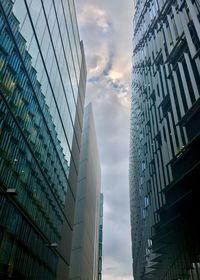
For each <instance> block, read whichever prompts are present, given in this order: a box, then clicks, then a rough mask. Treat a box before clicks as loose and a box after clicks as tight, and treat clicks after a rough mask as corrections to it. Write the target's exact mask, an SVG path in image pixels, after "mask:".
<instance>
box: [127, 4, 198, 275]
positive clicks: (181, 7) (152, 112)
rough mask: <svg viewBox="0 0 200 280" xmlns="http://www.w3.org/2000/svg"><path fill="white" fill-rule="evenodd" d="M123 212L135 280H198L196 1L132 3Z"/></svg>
mask: <svg viewBox="0 0 200 280" xmlns="http://www.w3.org/2000/svg"><path fill="white" fill-rule="evenodd" d="M133 24H134V30H133V82H132V111H131V139H130V141H131V145H130V206H131V226H132V247H133V254H132V255H133V273H134V279H135V280H143V279H159V280H174V279H176V280H178V279H179V280H182V279H184V280H185V279H187V280H191V279H193V280H197V279H200V242H199V230H197V228H196V224H197V223H198V219H199V218H198V215H199V211H200V209H199V203H198V197H199V188H198V183H197V182H199V179H200V176H199V174H200V173H199V172H200V167H199V165H200V156H199V152H198V151H199V144H200V128H199V119H200V98H199V96H200V35H199V34H200V33H199V31H200V2H199V1H192V0H186V1H183V0H170V1H168V0H159V1H158V0H150V1H142V0H138V1H134V19H133Z"/></svg>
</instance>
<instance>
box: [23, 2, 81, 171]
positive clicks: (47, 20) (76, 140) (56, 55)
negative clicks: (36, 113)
mask: <svg viewBox="0 0 200 280" xmlns="http://www.w3.org/2000/svg"><path fill="white" fill-rule="evenodd" d="M25 1H26V0H25ZM42 6H43V10H44V15H45V19H46V24H47V28H48V31H49V35H50V40H51V43H52V47H53V52H54V56H55V59H56V65H57V68H58V72H59V75H60V80H61V83H62V88H63V91H64V94H65V98H66V101H67V100H68V98H67V93H66V91H65V86H64V83H63V78H62V75H61V70H60V67H59V65H58V59H57V55H56V51H55V46H54V43H53V39H52V35H51V34H50V30H49V24H48V20H47V15H46V13H45V9H44V3H43V2H42ZM30 20H31V19H30ZM34 32H35V31H34ZM35 36H37V35H36V34H35ZM36 38H37V37H36ZM37 42H38V41H37ZM38 48H39V49H40V46H39V43H38ZM40 52H41V50H40ZM41 57H42V60H44V58H43V55H42V52H41ZM43 63H44V61H43ZM49 83H50V79H49ZM52 92H53V91H52ZM54 98H55V96H54ZM55 100H56V98H55ZM67 108H68V111H69V116H70V119H71V123H72V127H74V124H73V120H72V115H71V111H70V108H69V103H68V101H67ZM58 111H59V110H58ZM59 116H60V112H59ZM60 120H61V123H62V126H63V129H64V125H63V121H62V118H61V116H60ZM73 131H74V135H75V139H76V142H77V144H78V141H77V136H76V131H75V130H74V128H73ZM66 138H67V136H66ZM67 142H68V140H67ZM69 147H70V146H69ZM78 148H79V149H80V147H78ZM71 156H72V155H71ZM72 158H73V156H72ZM73 161H74V160H73ZM75 168H76V167H75Z"/></svg>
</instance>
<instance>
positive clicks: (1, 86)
mask: <svg viewBox="0 0 200 280" xmlns="http://www.w3.org/2000/svg"><path fill="white" fill-rule="evenodd" d="M85 81H86V68H85V60H84V52H83V46H82V43H80V39H79V33H78V27H77V22H76V15H75V8H74V2H73V0H72V1H64V0H56V1H54V0H43V1H42V0H34V1H32V0H16V1H11V0H0V279H7V278H9V279H10V278H11V279H15V280H17V279H20V280H21V279H35V280H39V279H41V280H44V279H56V278H57V279H59V280H61V279H67V273H68V269H69V265H70V251H71V239H72V228H73V218H74V205H75V197H76V183H77V182H76V179H77V174H78V164H79V151H80V141H81V131H82V117H83V106H84V97H85ZM58 264H59V265H58Z"/></svg>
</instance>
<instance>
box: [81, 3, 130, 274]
mask: <svg viewBox="0 0 200 280" xmlns="http://www.w3.org/2000/svg"><path fill="white" fill-rule="evenodd" d="M76 9H77V17H78V23H79V30H80V35H81V38H82V39H83V41H84V46H85V54H86V63H87V70H88V83H87V97H86V99H87V100H86V103H87V102H92V103H93V109H94V117H95V123H96V131H97V141H98V146H99V152H100V159H101V168H102V190H103V193H104V241H103V279H104V280H114V279H115V280H116V279H119V280H122V279H123V280H130V279H133V277H132V257H131V240H130V218H129V217H130V211H129V196H128V193H129V186H128V166H129V161H128V158H129V126H130V124H129V120H130V91H131V65H132V39H131V38H132V14H133V3H132V1H131V0H129V1H122V0H109V1H108V0H77V1H76Z"/></svg>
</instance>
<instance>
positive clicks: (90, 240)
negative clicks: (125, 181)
mask: <svg viewBox="0 0 200 280" xmlns="http://www.w3.org/2000/svg"><path fill="white" fill-rule="evenodd" d="M100 188H101V171H100V161H99V155H98V148H97V141H96V132H95V126H94V120H93V113H92V106H91V104H89V105H88V106H87V107H86V109H85V113H84V121H83V134H82V141H81V152H80V164H79V173H78V184H77V200H76V207H75V220H74V233H73V242H72V253H71V266H70V280H73V279H81V280H93V279H97V275H98V253H99V220H100Z"/></svg>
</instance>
